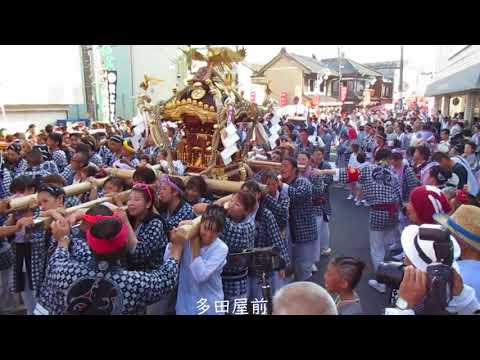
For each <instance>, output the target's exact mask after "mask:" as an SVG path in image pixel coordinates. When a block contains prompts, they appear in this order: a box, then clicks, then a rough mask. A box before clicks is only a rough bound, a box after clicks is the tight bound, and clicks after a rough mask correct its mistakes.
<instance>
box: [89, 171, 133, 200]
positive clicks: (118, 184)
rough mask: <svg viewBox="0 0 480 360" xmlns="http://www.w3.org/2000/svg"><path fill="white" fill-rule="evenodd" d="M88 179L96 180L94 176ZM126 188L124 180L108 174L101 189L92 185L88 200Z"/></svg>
mask: <svg viewBox="0 0 480 360" xmlns="http://www.w3.org/2000/svg"><path fill="white" fill-rule="evenodd" d="M89 181H92V182H93V181H96V179H95V178H89ZM126 189H127V184H126V182H125V180H123V179H122V178H120V177H118V176H110V177H109V178H108V179H107V180H106V181H105V183H104V184H103V187H102V190H100V191H98V188H97V187H96V186H94V187H93V188H92V189H91V190H90V201H92V200H96V199H98V198H102V197H104V196H108V195H113V194H118V193H120V192H122V191H125V190H126Z"/></svg>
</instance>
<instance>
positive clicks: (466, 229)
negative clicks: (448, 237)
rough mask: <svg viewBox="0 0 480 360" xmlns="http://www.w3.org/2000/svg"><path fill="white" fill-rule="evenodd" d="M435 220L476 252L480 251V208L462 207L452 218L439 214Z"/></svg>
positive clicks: (435, 216)
mask: <svg viewBox="0 0 480 360" xmlns="http://www.w3.org/2000/svg"><path fill="white" fill-rule="evenodd" d="M434 219H435V221H436V222H438V223H439V224H441V225H442V226H443V227H445V228H447V229H448V230H450V232H451V233H452V234H454V235H455V236H457V237H458V238H460V239H461V240H463V241H465V242H466V243H467V244H468V245H470V246H471V247H473V248H474V249H475V250H477V251H480V208H478V207H476V206H472V205H461V206H460V207H459V208H458V209H457V211H455V212H454V213H453V214H452V215H451V216H446V215H443V214H438V215H434Z"/></svg>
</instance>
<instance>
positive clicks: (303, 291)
mask: <svg viewBox="0 0 480 360" xmlns="http://www.w3.org/2000/svg"><path fill="white" fill-rule="evenodd" d="M273 315H338V312H337V307H336V306H335V302H334V301H333V299H332V297H331V296H330V294H329V293H328V292H327V290H325V289H324V288H322V287H321V286H319V285H317V284H315V283H312V282H307V281H299V282H295V283H292V284H289V285H287V286H284V287H283V288H281V289H280V290H279V291H278V292H277V294H276V295H275V297H274V298H273Z"/></svg>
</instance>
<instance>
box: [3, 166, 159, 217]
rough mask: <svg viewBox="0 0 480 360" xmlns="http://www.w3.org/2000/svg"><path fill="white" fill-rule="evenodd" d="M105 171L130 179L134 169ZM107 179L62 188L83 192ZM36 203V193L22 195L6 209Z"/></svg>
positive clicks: (21, 207) (78, 192)
mask: <svg viewBox="0 0 480 360" xmlns="http://www.w3.org/2000/svg"><path fill="white" fill-rule="evenodd" d="M159 168H160V165H155V166H152V170H153V171H155V170H158V169H159ZM105 172H106V173H107V174H109V175H110V176H118V177H121V178H123V179H131V178H132V177H133V174H134V173H135V170H125V169H115V168H107V169H105ZM107 179H108V176H107V177H104V178H101V179H96V181H95V184H92V183H90V182H89V181H85V182H82V183H79V184H73V185H68V186H65V187H64V188H63V190H64V191H65V195H66V196H73V195H78V194H83V193H85V192H87V191H90V190H91V189H92V186H96V187H98V186H102V185H103V184H104V183H105V181H106V180H107ZM36 203H37V194H32V195H27V196H22V197H18V198H15V199H11V200H10V201H9V207H8V209H9V210H11V211H13V210H19V209H25V208H28V207H29V206H31V205H35V204H36Z"/></svg>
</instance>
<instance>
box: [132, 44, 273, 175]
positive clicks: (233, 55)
mask: <svg viewBox="0 0 480 360" xmlns="http://www.w3.org/2000/svg"><path fill="white" fill-rule="evenodd" d="M184 52H185V54H186V56H187V59H188V60H189V61H191V60H197V61H203V62H206V63H207V66H204V67H202V68H200V69H199V70H198V71H197V72H196V73H195V74H194V75H193V76H192V77H191V79H189V80H188V85H187V86H186V87H185V88H183V89H182V90H180V91H176V90H174V92H173V96H172V97H171V98H170V99H168V100H167V101H165V102H160V103H158V104H150V103H151V97H150V96H149V93H148V91H147V90H148V89H149V80H150V78H149V77H148V76H145V81H144V82H143V83H142V84H141V86H140V87H141V89H142V90H143V95H141V96H139V98H138V100H139V101H138V106H139V111H140V112H141V113H142V114H143V115H144V116H147V117H148V118H149V129H150V132H151V134H152V137H153V139H154V141H155V143H156V144H157V145H158V146H159V147H161V148H163V149H166V150H167V152H168V159H167V161H168V162H169V172H170V173H171V174H172V175H175V171H174V169H173V165H172V160H173V159H178V160H181V161H182V162H183V163H184V164H185V165H186V167H187V173H188V174H199V175H205V176H207V177H209V178H211V179H216V180H235V181H244V180H246V179H247V170H246V169H245V166H244V165H245V162H244V159H245V158H246V154H247V152H248V150H249V149H248V144H249V141H248V140H249V139H256V142H257V144H261V143H266V142H267V135H266V133H265V129H264V128H263V125H262V124H260V122H259V119H260V118H261V117H262V116H263V115H264V114H265V112H266V108H265V107H264V106H262V107H261V106H258V105H256V104H254V103H252V102H249V101H247V100H245V99H244V98H243V96H242V95H241V94H239V92H238V91H237V90H236V88H235V84H234V75H233V73H232V64H233V63H238V62H241V61H243V60H244V59H245V55H246V53H245V50H244V49H242V50H240V51H233V50H231V49H228V48H222V47H220V48H209V49H208V51H207V54H206V55H203V54H202V53H200V52H199V51H198V50H195V49H189V50H188V51H184ZM167 122H173V123H175V124H176V125H177V126H178V127H179V128H181V129H182V130H183V131H184V134H185V136H184V137H183V138H182V139H181V141H180V142H179V144H177V145H176V147H175V148H172V147H171V146H170V142H169V140H168V138H167V135H166V131H165V129H164V126H165V124H166V123H167ZM239 122H248V123H252V124H253V126H252V127H251V128H250V129H249V133H248V134H247V141H246V142H245V143H246V144H247V146H245V147H244V148H242V149H239V148H238V147H237V145H236V143H237V141H238V139H239V137H238V134H237V132H236V128H235V124H236V123H239Z"/></svg>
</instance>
